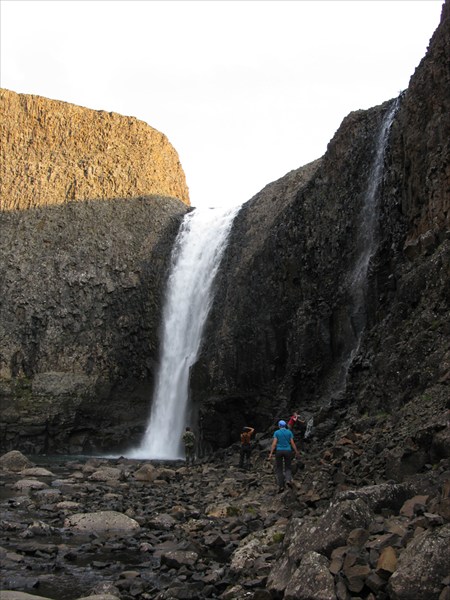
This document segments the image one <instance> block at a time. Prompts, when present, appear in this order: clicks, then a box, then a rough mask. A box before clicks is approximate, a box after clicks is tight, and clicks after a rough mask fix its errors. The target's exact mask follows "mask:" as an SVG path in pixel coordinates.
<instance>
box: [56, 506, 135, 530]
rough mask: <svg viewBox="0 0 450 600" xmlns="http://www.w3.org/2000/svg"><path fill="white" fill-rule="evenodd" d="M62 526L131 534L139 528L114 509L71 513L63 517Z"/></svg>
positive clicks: (131, 520)
mask: <svg viewBox="0 0 450 600" xmlns="http://www.w3.org/2000/svg"><path fill="white" fill-rule="evenodd" d="M64 527H67V528H68V529H71V530H74V531H85V532H90V533H93V532H96V533H99V532H117V533H121V534H133V533H135V532H136V531H137V530H139V529H140V526H139V523H138V522H137V521H135V520H134V519H131V518H130V517H127V516H126V515H123V514H121V513H118V512H114V511H99V512H95V513H86V514H75V515H71V516H70V517H67V518H66V519H65V521H64Z"/></svg>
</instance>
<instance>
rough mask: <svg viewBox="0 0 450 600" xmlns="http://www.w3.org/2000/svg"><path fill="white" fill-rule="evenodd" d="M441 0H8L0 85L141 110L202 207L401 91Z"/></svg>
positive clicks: (227, 199) (237, 191) (233, 196)
mask: <svg viewBox="0 0 450 600" xmlns="http://www.w3.org/2000/svg"><path fill="white" fill-rule="evenodd" d="M442 4H443V2H442V1H441V0H385V1H382V0H374V1H371V0H319V1H318V0H309V1H308V0H303V1H302V0H287V1H284V0H209V1H208V0H198V1H192V0H180V1H177V0H162V1H159V0H141V1H133V0H124V1H122V0H116V1H109V0H78V1H69V0H59V1H55V0H52V1H41V0H31V1H22V0H1V3H0V9H1V15H0V17H1V71H0V72H1V87H3V88H7V89H9V90H13V91H15V92H20V93H27V94H38V95H41V96H46V97H47V98H53V99H57V100H64V101H66V102H71V103H74V104H79V105H81V106H85V107H88V108H93V109H100V110H106V111H114V112H118V113H120V114H123V115H127V116H134V117H137V118H138V119H141V120H143V121H145V122H146V123H148V124H149V125H151V126H152V127H155V128H156V129H158V130H160V131H162V132H163V133H164V134H166V135H167V137H168V138H169V140H170V141H171V143H172V144H173V145H174V147H175V148H176V150H177V152H178V154H179V156H180V160H181V163H182V165H183V168H184V171H185V173H186V178H187V183H188V186H189V189H190V196H191V204H192V205H193V206H220V205H226V204H230V205H232V204H237V203H241V202H243V201H246V200H248V199H249V198H251V197H252V196H253V195H254V194H256V193H257V192H258V191H259V190H260V189H262V188H263V187H264V186H265V185H266V184H267V183H269V182H271V181H274V180H275V179H278V178H279V177H281V176H283V175H284V174H286V173H287V172H288V171H290V170H292V169H296V168H298V167H300V166H302V165H304V164H306V163H308V162H310V161H311V160H314V159H316V158H318V157H320V156H322V155H323V154H324V152H325V150H326V146H327V143H328V142H329V141H330V139H331V138H332V137H333V135H334V133H335V131H336V130H337V128H338V127H339V125H340V123H341V122H342V119H343V118H344V117H345V116H346V115H347V114H348V113H349V112H351V111H352V110H357V109H360V108H363V109H365V108H370V107H371V106H376V105H377V104H380V103H382V102H384V101H385V100H388V99H390V98H393V97H395V96H397V95H398V93H399V92H400V91H401V90H403V89H405V88H406V87H407V86H408V82H409V78H410V76H411V75H412V74H413V73H414V70H415V68H416V66H417V65H418V64H419V62H420V60H421V59H422V58H423V56H424V55H425V53H426V49H427V46H428V42H429V40H430V38H431V36H432V34H433V32H434V30H435V29H436V27H437V26H438V24H439V19H440V13H441V8H442Z"/></svg>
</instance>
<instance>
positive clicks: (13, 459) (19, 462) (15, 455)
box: [0, 450, 34, 471]
mask: <svg viewBox="0 0 450 600" xmlns="http://www.w3.org/2000/svg"><path fill="white" fill-rule="evenodd" d="M33 466H34V465H33V463H32V462H31V461H30V460H28V458H27V457H26V456H24V455H23V454H22V452H19V451H18V450H11V452H7V453H6V454H3V456H1V457H0V469H3V470H4V471H22V469H26V468H29V467H33Z"/></svg>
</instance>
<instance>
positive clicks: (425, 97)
mask: <svg viewBox="0 0 450 600" xmlns="http://www.w3.org/2000/svg"><path fill="white" fill-rule="evenodd" d="M449 13H450V4H449V2H447V3H446V4H445V6H444V8H443V12H442V20H441V24H440V26H439V28H438V29H437V30H436V32H435V34H434V36H433V38H432V40H431V42H430V47H429V51H428V53H427V56H426V57H425V59H424V60H423V61H422V62H421V64H420V65H419V67H418V68H417V70H416V72H415V74H414V75H413V77H412V78H411V82H410V87H409V88H408V90H407V91H406V92H405V93H404V94H402V95H401V97H400V98H399V108H398V111H397V113H396V114H395V118H394V121H393V123H392V127H391V130H390V134H389V140H388V143H387V145H386V147H385V152H384V160H383V165H382V170H381V172H382V179H381V182H380V186H379V195H378V198H377V207H376V209H377V219H376V223H375V227H374V235H375V236H376V244H375V250H376V251H375V252H374V254H373V256H372V258H371V260H370V264H369V268H368V276H367V286H366V289H364V290H361V294H363V295H364V298H363V302H362V304H361V307H364V310H363V313H364V314H363V315H361V314H355V313H354V311H353V309H352V302H353V299H352V297H351V293H350V289H351V285H350V284H351V279H352V276H353V275H354V269H355V261H356V258H357V256H356V240H357V235H358V229H359V228H360V225H361V219H362V212H361V209H362V206H363V202H364V197H365V194H366V193H367V190H368V188H369V185H370V183H371V177H372V166H373V164H374V160H375V145H376V144H375V142H376V139H377V136H378V133H379V131H380V126H381V124H382V122H383V120H384V118H385V116H386V114H387V112H388V111H390V110H391V108H392V101H390V102H387V103H385V104H383V105H381V106H379V107H375V108H373V109H370V110H368V111H357V112H354V113H352V114H350V115H349V116H348V117H346V118H345V119H344V121H343V123H342V125H341V127H340V128H339V130H338V131H337V133H336V135H335V136H334V138H333V139H332V141H331V142H330V144H329V146H328V149H327V152H326V154H325V155H324V157H323V158H322V159H321V161H320V163H316V164H314V166H313V167H314V168H313V169H312V168H311V167H308V170H307V171H306V173H303V175H302V170H301V169H300V170H299V171H298V172H297V174H295V173H291V174H289V175H288V176H286V177H285V178H282V179H280V180H279V181H278V182H275V183H274V184H271V185H269V186H267V187H266V188H265V189H263V190H262V191H261V192H260V193H259V194H257V195H256V196H255V197H254V198H253V199H252V200H250V201H249V202H248V203H247V204H246V205H244V207H243V209H242V210H241V212H240V213H239V214H238V216H237V218H236V221H235V224H234V229H233V231H232V234H231V238H230V245H229V248H228V251H227V253H226V255H225V257H224V262H223V269H222V271H221V273H220V274H219V278H218V284H217V293H216V298H215V302H214V305H213V307H212V311H211V315H210V320H209V322H208V324H207V327H206V336H205V342H204V346H203V349H202V353H201V357H200V360H199V362H198V364H197V365H196V367H195V368H194V370H193V378H192V388H193V397H194V399H195V400H196V401H197V403H198V404H199V406H200V414H201V423H202V428H203V432H204V433H203V435H204V439H205V441H206V442H207V443H209V444H211V445H212V446H214V445H217V444H218V445H226V444H228V443H230V442H231V441H232V440H236V439H238V435H239V431H240V428H241V427H242V425H244V424H247V423H253V424H255V425H256V426H257V428H260V429H265V428H266V427H267V426H268V425H270V424H271V423H273V422H274V421H276V420H277V419H278V418H279V416H284V417H286V416H287V412H288V411H289V410H293V409H301V410H306V411H308V410H309V411H311V412H313V413H314V415H315V418H316V423H317V422H320V421H324V423H322V424H321V425H322V427H323V430H324V431H325V429H326V427H328V428H330V427H331V428H332V427H333V423H335V421H333V419H336V418H340V417H339V416H338V414H337V413H336V410H337V409H336V407H339V406H340V407H341V409H342V410H345V409H344V408H343V407H344V406H349V405H352V406H353V410H360V411H361V412H364V411H367V412H369V413H372V414H373V413H376V412H377V411H395V410H397V409H398V408H399V406H402V405H404V403H407V402H411V401H414V399H415V398H418V402H420V398H422V397H424V396H423V394H425V395H426V397H427V398H432V399H433V398H434V399H435V400H436V405H435V407H436V409H437V410H441V408H442V405H443V404H444V405H445V396H446V387H445V386H446V382H448V377H449V367H448V345H447V342H446V340H447V339H448V334H449V329H448V322H449V304H448V298H449V297H450V290H449V288H448V285H449V281H450V277H449V270H448V265H449V264H450V260H449V254H450V248H449V243H450V242H449V236H448V230H449V209H448V202H449V197H450V193H449V180H448V175H449V171H448V169H449V164H450V161H449V151H450V150H449V148H450V145H449V143H450V142H449V140H450V135H449V133H448V132H449V127H450V87H449V74H448V62H449V52H450V44H449V39H450V19H449ZM296 178H297V179H296ZM360 312H361V311H360ZM360 317H362V318H363V321H364V322H365V329H364V330H363V331H361V335H360V336H359V337H358V335H357V327H356V326H355V324H356V320H357V319H359V318H360ZM447 391H448V390H447ZM431 404H432V403H431ZM437 407H439V408H437ZM333 411H334V412H333ZM425 413H426V411H425ZM425 413H424V415H425ZM432 413H433V409H431V414H432ZM341 416H342V415H341ZM424 418H425V417H424ZM224 424H225V426H224ZM422 442H423V440H422ZM423 443H425V442H423Z"/></svg>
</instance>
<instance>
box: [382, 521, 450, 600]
mask: <svg viewBox="0 0 450 600" xmlns="http://www.w3.org/2000/svg"><path fill="white" fill-rule="evenodd" d="M449 573H450V525H445V526H443V527H441V528H439V529H436V530H434V531H432V530H427V531H424V532H423V533H420V534H419V535H418V536H417V537H416V538H414V539H413V540H412V541H411V543H410V544H409V545H408V546H407V547H406V549H405V550H404V551H403V552H402V554H401V555H400V558H399V560H398V565H397V569H396V571H395V573H393V575H392V576H391V578H390V579H389V585H388V590H389V593H390V597H391V598H392V600H432V599H433V598H436V599H437V598H439V594H440V592H441V591H442V588H443V580H444V579H445V577H448V574H449Z"/></svg>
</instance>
